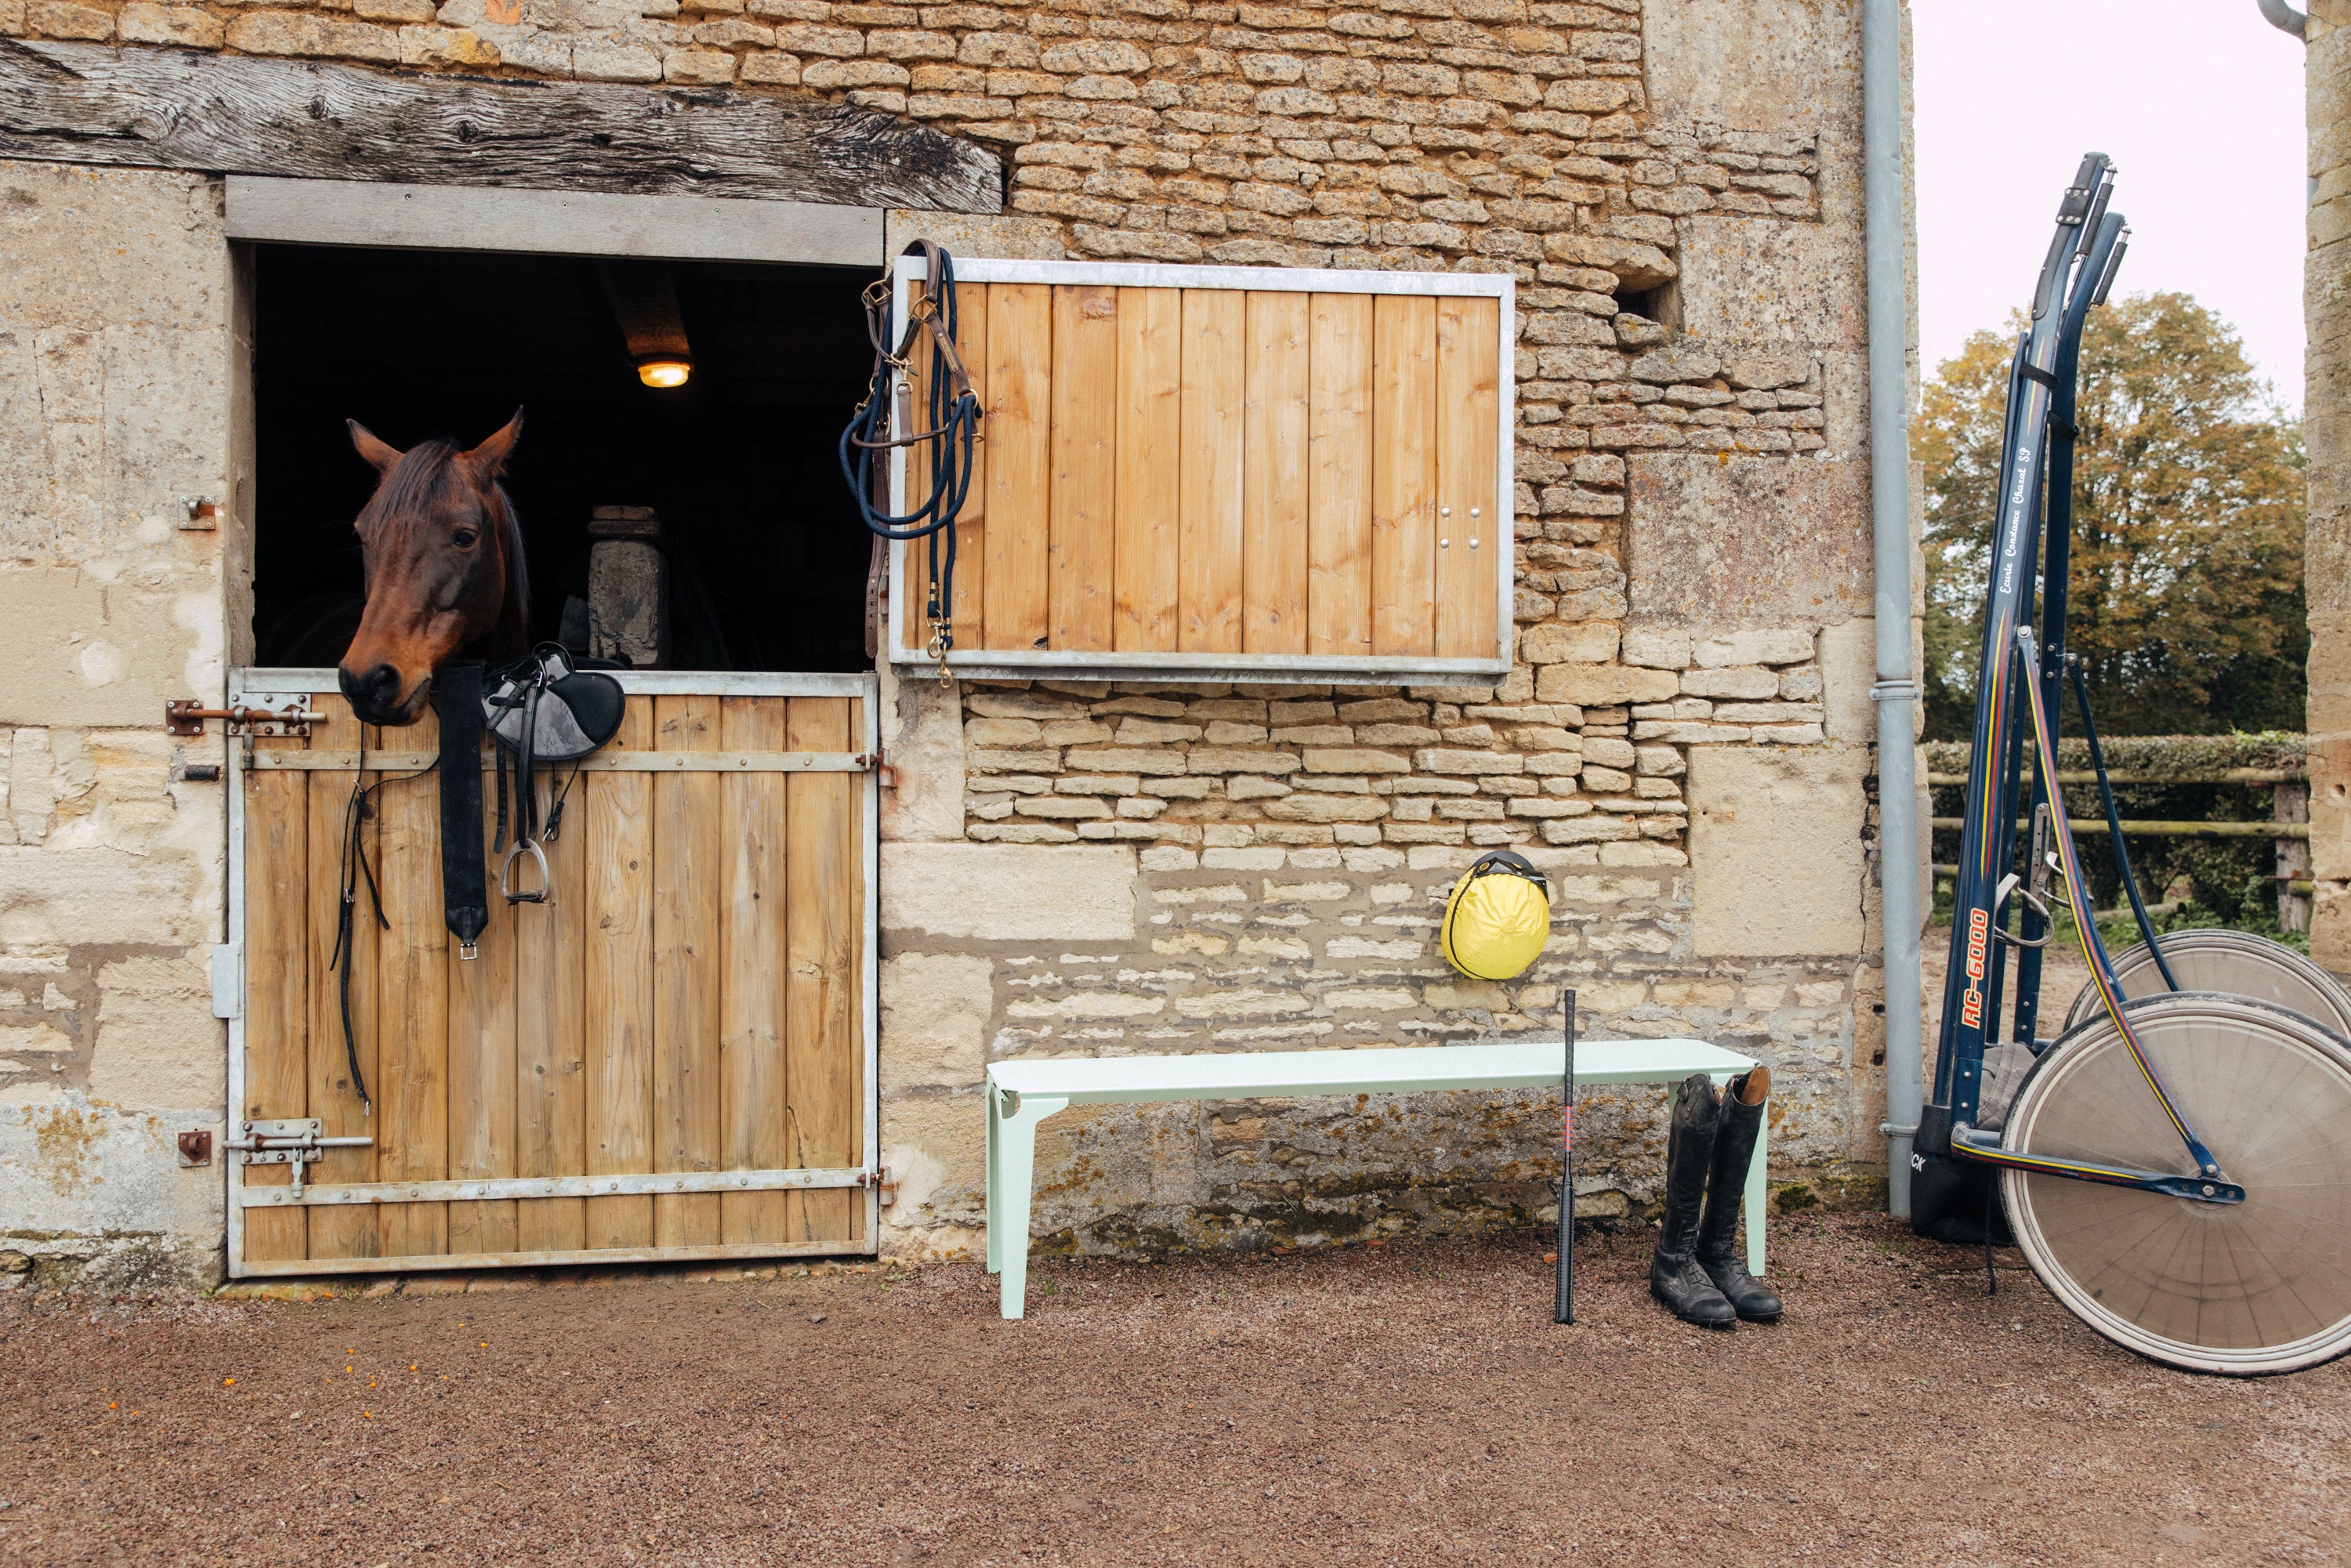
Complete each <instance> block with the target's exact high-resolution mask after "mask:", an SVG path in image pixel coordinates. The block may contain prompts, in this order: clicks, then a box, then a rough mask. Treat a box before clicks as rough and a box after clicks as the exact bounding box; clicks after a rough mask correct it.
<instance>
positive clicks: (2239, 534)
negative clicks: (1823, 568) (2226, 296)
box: [1911, 294, 2310, 739]
mask: <svg viewBox="0 0 2351 1568" xmlns="http://www.w3.org/2000/svg"><path fill="white" fill-rule="evenodd" d="M2011 325H2012V327H2013V328H2014V329H2019V330H2021V329H2022V325H2023V321H2022V317H2017V318H2014V319H2012V321H2011ZM2013 348H2014V337H2013V335H2012V334H2011V336H2010V337H2008V338H2005V339H2003V338H2002V337H2001V336H2000V335H1998V334H1996V333H1992V332H1988V331H1987V332H1978V333H1976V334H1974V335H1973V336H1972V337H1970V338H1969V340H1967V343H1966V345H1965V346H1964V347H1962V348H1961V350H1959V354H1958V355H1957V356H1956V357H1955V358H1952V359H1950V360H1947V361H1944V363H1943V364H1942V366H1941V367H1940V368H1939V369H1938V371H1937V373H1936V376H1935V379H1934V380H1933V381H1932V382H1929V383H1928V386H1927V389H1926V396H1925V399H1924V402H1923V405H1922V407H1921V409H1920V412H1919V415H1918V420H1917V425H1916V427H1915V428H1914V430H1913V433H1912V436H1911V443H1912V446H1913V449H1914V450H1915V452H1916V453H1917V456H1918V457H1919V458H1920V460H1921V461H1922V462H1923V463H1924V465H1925V466H1926V471H1927V496H1926V501H1927V528H1926V553H1927V625H1926V638H1927V682H1926V685H1927V700H1928V707H1927V716H1928V735H1929V736H1930V737H1936V738H1943V739H1963V738H1965V737H1967V735H1968V734H1969V732H1970V729H1971V727H1972V726H1973V724H1974V720H1975V682H1976V665H1977V661H1978V658H1979V657H1980V651H1981V643H1982V639H1983V601H1984V581H1985V574H1986V572H1987V571H1988V570H1990V562H1991V534H1992V525H1993V521H1994V497H1995V492H1996V490H1997V487H1998V485H1999V480H2000V444H2001V423H2002V421H2003V419H2004V417H2005V411H2006V406H2007V394H2008V368H2009V362H2010V359H2011V354H2012V352H2013ZM2075 418H2076V422H2077V423H2078V424H2079V425H2080V428H2081V435H2080V439H2079V442H2078V444H2077V445H2076V448H2075V458H2074V556H2073V570H2072V572H2071V574H2070V575H2071V579H2072V582H2071V592H2072V598H2071V600H2070V601H2069V605H2068V609H2067V614H2066V639H2067V642H2068V643H2069V644H2070V645H2071V646H2072V648H2073V649H2074V652H2075V653H2079V654H2080V655H2081V656H2082V659H2083V661H2084V674H2085V675H2086V676H2087V677H2088V680H2089V685H2090V701H2091V706H2092V708H2093V710H2094V711H2095V714H2096V716H2097V720H2098V727H2099V729H2100V730H2101V731H2102V732H2106V733H2111V734H2115V735H2178V734H2216V733H2226V732H2228V731H2231V730H2240V729H2241V730H2258V729H2300V728H2301V727H2302V726H2303V694H2304V669H2303V661H2304V656H2305V654H2306V653H2307V652H2308V650H2309V645H2310V638H2309V632H2308V630H2307V628H2306V626H2305V624H2304V609H2303V591H2302V530H2303V513H2304V491H2303V473H2302V469H2303V452H2302V429H2301V426H2300V424H2299V423H2297V422H2295V421H2294V420H2291V419H2289V418H2288V417H2286V415H2285V414H2284V413H2283V411H2282V410H2280V409H2279V408H2278V407H2277V406H2276V403H2275V401H2274V399H2273V397H2272V396H2271V394H2270V392H2269V390H2268V388H2267V386H2266V385H2265V384H2264V383H2262V382H2260V381H2258V380H2257V379H2256V378H2255V376H2254V374H2253V369H2252V365H2251V364H2249V363H2248V362H2247V361H2246V359H2245V350H2244V344H2243V341H2242V340H2241V339H2240V338H2239V337H2238V336H2237V333H2236V331H2235V329H2233V328H2231V326H2230V325H2229V324H2228V323H2227V322H2226V321H2224V320H2222V319H2220V317H2219V316H2218V315H2216V314H2215V313H2213V312H2212V311H2210V310H2208V309H2206V308H2204V307H2202V306H2201V305H2199V304H2197V303H2196V301H2195V300H2194V299H2192V298H2189V296H2187V295H2185V294H2151V295H2135V296H2133V297H2131V298H2127V299H2124V300H2120V301H2117V302H2116V303H2114V304H2111V305H2109V306H2107V307H2106V308H2103V309H2100V310H2097V311H2095V312H2093V313H2092V314H2091V317H2090V320H2089V325H2088V328H2087V329H2086V330H2085V332H2084V334H2083V339H2082V370H2081V392H2080V398H2079V405H2078V408H2077V410H2076V414H2075ZM2069 708H2070V705H2069ZM2077 723H2078V721H2076V720H2073V719H2071V718H2070V717H2069V719H2068V721H2067V724H2066V727H2067V728H2069V729H2071V728H2074V727H2076V725H2077Z"/></svg>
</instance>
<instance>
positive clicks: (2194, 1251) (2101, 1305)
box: [2001, 992, 2351, 1375]
mask: <svg viewBox="0 0 2351 1568" xmlns="http://www.w3.org/2000/svg"><path fill="white" fill-rule="evenodd" d="M2126 1014H2127V1016H2128V1017H2129V1019H2130V1020H2131V1027H2132V1029H2133V1030H2136V1031H2137V1034H2138V1037H2139V1040H2140V1043H2141V1044H2142V1045H2143V1046H2144V1047H2145V1048H2146V1051H2147V1058H2148V1060H2149V1061H2152V1062H2153V1063H2154V1064H2155V1067H2156V1071H2158V1072H2159V1073H2160V1074H2161V1075H2162V1077H2163V1080H2164V1082H2165V1083H2166V1085H2168V1088H2169V1090H2170V1092H2171V1097H2172V1103H2173V1104H2174V1105H2176V1106H2177V1107H2178V1108H2179V1113H2180V1115H2181V1116H2182V1117H2183V1118H2184V1119H2185V1120H2186V1121H2187V1123H2188V1124H2189V1126H2190V1127H2192V1128H2194V1129H2195V1131H2196V1133H2197V1134H2198V1136H2199V1137H2200V1138H2202V1139H2203V1141H2204V1145H2205V1147H2207V1148H2208V1149H2210V1150H2211V1151H2212V1156H2213V1158H2215V1159H2216V1160H2218V1161H2219V1162H2220V1168H2221V1170H2222V1173H2223V1174H2224V1175H2225V1176H2227V1177H2228V1179H2229V1180H2230V1181H2231V1182H2234V1183H2236V1184H2238V1185H2239V1186H2242V1187H2243V1188H2244V1189H2245V1201H2244V1202H2243V1203H2241V1204H2235V1205H2228V1206H2221V1205H2215V1204H2204V1203H2197V1202H2193V1201H2191V1200H2189V1199H2187V1198H2179V1197H2164V1196H2162V1195H2160V1194H2157V1193H2149V1192H2141V1191H2139V1190H2137V1189H2136V1188H2131V1187H2121V1186H2105V1185H2101V1184H2098V1183H2095V1182H2085V1181H2074V1180H2069V1179H2067V1178H2065V1177H2063V1176H2039V1175H2029V1174H2027V1173H2025V1172H2022V1171H2015V1170H2009V1171H2003V1172H2001V1180H2002V1190H2003V1192H2004V1194H2005V1196H2006V1197H2007V1200H2008V1213H2009V1221H2010V1224H2011V1228H2013V1229H2014V1230H2015V1232H2016V1240H2017V1245H2018V1246H2019V1247H2020V1248H2022V1249H2023V1252H2024V1256H2025V1259H2026V1260H2027V1261H2028V1262H2030V1263H2031V1264H2032V1271H2033V1272H2034V1273H2035V1274H2038V1275H2039V1276H2040V1277H2041V1281H2042V1282H2043V1284H2045V1285H2047V1286H2048V1287H2049V1289H2050V1291H2051V1292H2052V1293H2053V1294H2054V1295H2055V1296H2056V1297H2057V1299H2058V1300H2059V1301H2062V1302H2064V1305H2065V1306H2066V1308H2067V1309H2068V1310H2069V1311H2071V1312H2073V1313H2074V1315H2075V1316H2076V1317H2079V1318H2080V1319H2081V1320H2082V1321H2083V1322H2085V1323H2088V1324H2089V1325H2090V1326H2091V1327H2092V1328H2094V1329H2095V1330H2097V1331H2098V1332H2099V1333H2102V1334H2105V1336H2106V1337H2107V1338H2108V1339H2111V1340H2113V1341H2114V1342H2115V1343H2117V1344H2120V1345H2122V1346H2124V1347H2125V1348H2126V1349H2129V1350H2134V1351H2137V1352H2138V1353H2139V1354H2142V1355H2146V1356H2150V1357H2152V1358H2153V1359H2155V1360H2157V1361H2161V1362H2167V1363H2168V1364H2171V1365H2174V1366H2180V1367H2186V1368H2189V1370H2191V1371H2198V1372H2219V1373H2229V1374H2232V1375H2254V1374H2260V1373H2272V1372H2292V1371H2294V1370H2297V1369H2298V1368H2301V1367H2305V1366H2314V1365H2316V1364H2318V1363H2320V1362H2323V1361H2327V1360H2330V1359H2332V1358H2333V1357H2335V1356H2337V1355H2340V1354H2343V1353H2344V1352H2345V1351H2346V1349H2351V1047H2346V1045H2345V1043H2344V1042H2343V1041H2342V1040H2337V1039H2335V1037H2334V1036H2332V1035H2330V1034H2328V1033H2327V1032H2326V1031H2325V1030H2321V1029H2316V1028H2314V1027H2312V1025H2311V1023H2310V1021H2309V1020H2308V1019H2304V1018H2303V1017H2302V1016H2300V1015H2299V1014H2297V1013H2294V1012H2291V1011H2288V1010H2286V1009H2281V1008H2274V1007H2270V1006H2266V1005H2264V1004H2262V1003H2259V1002H2254V1001H2250V1000H2247V999H2246V998H2242V997H2230V996H2215V995H2210V994H2201V993H2196V992H2179V993H2168V994H2165V995H2163V996H2158V997H2149V998H2145V999H2144V1000H2140V1001H2136V1002H2132V1003H2129V1004H2127V1006H2126ZM2001 1145H2002V1146H2003V1147H2005V1148H2009V1149H2012V1150H2017V1151H2020V1152H2022V1153H2028V1154H2036V1155H2055V1156H2060V1157H2068V1156H2070V1157H2073V1158H2077V1159H2087V1160H2095V1161H2098V1162H2101V1163H2104V1164H2109V1165H2121V1166H2131V1167H2133V1168H2136V1169H2139V1170H2147V1171H2158V1172H2162V1173H2165V1174H2171V1173H2178V1174H2180V1175H2193V1174H2194V1169H2195V1167H2194V1166H2193V1165H2192V1163H2191V1162H2190V1161H2189V1157H2188V1154H2187V1149H2186V1146H2185V1145H2183V1144H2182V1143H2181V1142H2180V1139H2179V1134H2178V1133H2177V1132H2175V1131H2174V1130H2173V1129H2172V1126H2171V1124H2170V1122H2169V1121H2168V1119H2167V1118H2166V1117H2165V1115H2164V1113H2163V1107H2162V1105H2161V1103H2159V1102H2158V1100H2157V1099H2156V1097H2155V1093H2154V1092H2153V1091H2152V1090H2151V1089H2149V1088H2148V1086H2147V1081H2146V1079H2145V1078H2143V1077H2142V1076H2141V1075H2140V1073H2139V1071H2138V1065H2137V1062H2135V1061H2133V1060H2132V1059H2131V1054H2130V1051H2129V1048H2128V1047H2127V1046H2126V1045H2125V1044H2124V1043H2123V1039H2122V1035H2121V1032H2120V1031H2119V1030H2116V1028H2115V1025H2114V1022H2113V1020H2112V1019H2107V1018H2105V1017H2103V1016H2102V1017H2099V1018H2096V1019H2092V1020H2091V1021H2090V1022H2088V1023H2086V1024H2085V1025H2083V1026H2082V1027H2081V1028H2079V1029H2077V1030H2073V1031H2071V1032H2069V1033H2068V1034H2067V1035H2065V1037H2064V1039H2062V1040H2059V1041H2058V1042H2057V1043H2056V1044H2055V1045H2054V1046H2053V1047H2052V1048H2051V1049H2050V1050H2049V1051H2048V1052H2047V1053H2046V1054H2045V1055H2043V1057H2042V1059H2041V1061H2038V1062H2037V1063H2035V1064H2034V1066H2033V1069H2032V1072H2031V1073H2030V1074H2029V1075H2028V1076H2027V1077H2026V1078H2025V1081H2024V1083H2023V1086H2022V1088H2021V1089H2019V1090H2018V1091H2017V1096H2016V1103H2015V1105H2014V1107H2013V1108H2012V1109H2011V1111H2010V1113H2009V1117H2008V1124H2007V1126H2006V1127H2005V1128H2004V1129H2003V1131H2002V1134H2001Z"/></svg>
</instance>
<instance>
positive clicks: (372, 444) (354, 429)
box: [343, 419, 407, 474]
mask: <svg viewBox="0 0 2351 1568" xmlns="http://www.w3.org/2000/svg"><path fill="white" fill-rule="evenodd" d="M343 423H345V424H348V425H350V427H351V444H352V445H353V446H356V447H358V448H359V453H360V456H362V457H364V458H366V459H367V460H368V461H369V462H370V463H371V464H373V465H375V471H376V472H377V473H379V474H389V473H391V472H392V469H393V468H395V467H396V466H398V465H399V463H400V460H401V459H402V457H404V456H406V455H407V454H406V453H403V452H401V451H398V450H396V449H395V448H393V447H391V446H388V445H386V444H384V443H382V442H381V441H379V440H377V439H376V435H375V432H373V431H371V430H370V429H369V428H368V427H367V426H366V425H364V424H361V423H360V422H359V421H358V420H356V419H347V420H345V421H343Z"/></svg>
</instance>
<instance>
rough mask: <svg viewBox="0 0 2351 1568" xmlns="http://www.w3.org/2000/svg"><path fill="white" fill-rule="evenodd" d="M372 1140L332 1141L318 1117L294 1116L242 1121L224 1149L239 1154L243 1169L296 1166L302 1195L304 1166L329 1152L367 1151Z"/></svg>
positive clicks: (298, 1192) (297, 1186)
mask: <svg viewBox="0 0 2351 1568" xmlns="http://www.w3.org/2000/svg"><path fill="white" fill-rule="evenodd" d="M374 1142H375V1140H374V1139H373V1138H329V1137H328V1136H326V1124H325V1123H323V1122H321V1121H319V1118H318V1117H316V1116H302V1117H295V1118H292V1119H290V1120H283V1121H276V1122H241V1123H239V1124H237V1135H236V1136H235V1137H234V1138H229V1139H226V1140H225V1142H224V1144H223V1146H224V1147H225V1148H231V1149H235V1151H236V1163H237V1164H239V1165H241V1166H293V1167H294V1194H295V1196H296V1197H300V1196H301V1193H302V1167H303V1166H309V1165H316V1164H317V1163H318V1162H319V1161H320V1160H322V1159H325V1158H326V1157H327V1151H328V1150H329V1149H364V1148H367V1147H369V1146H370V1145H372V1144H373V1143H374Z"/></svg>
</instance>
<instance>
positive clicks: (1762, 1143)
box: [1747, 1100, 1771, 1280]
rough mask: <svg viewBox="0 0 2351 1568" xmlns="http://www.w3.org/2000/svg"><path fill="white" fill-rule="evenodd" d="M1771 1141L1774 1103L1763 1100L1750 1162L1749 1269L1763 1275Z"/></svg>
mask: <svg viewBox="0 0 2351 1568" xmlns="http://www.w3.org/2000/svg"><path fill="white" fill-rule="evenodd" d="M1770 1144H1771V1102H1770V1101H1768V1100H1766V1101H1765V1102H1764V1103H1763V1124H1762V1125H1761V1126H1760V1127H1758V1128H1756V1129H1755V1157H1754V1158H1753V1159H1751V1160H1750V1161H1748V1162H1747V1271H1748V1272H1749V1273H1750V1274H1752V1275H1754V1276H1755V1277H1756V1278H1757V1279H1759V1280H1760V1279H1761V1278H1762V1277H1763V1205H1764V1204H1765V1202H1767V1201H1768V1200H1769V1198H1770V1197H1771V1184H1770V1183H1769V1182H1768V1181H1766V1180H1765V1179H1764V1176H1765V1172H1766V1171H1767V1169H1768V1168H1769V1166H1768V1162H1767V1160H1766V1157H1765V1156H1766V1155H1769V1154H1770V1152H1771V1151H1770V1148H1769V1145H1770Z"/></svg>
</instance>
